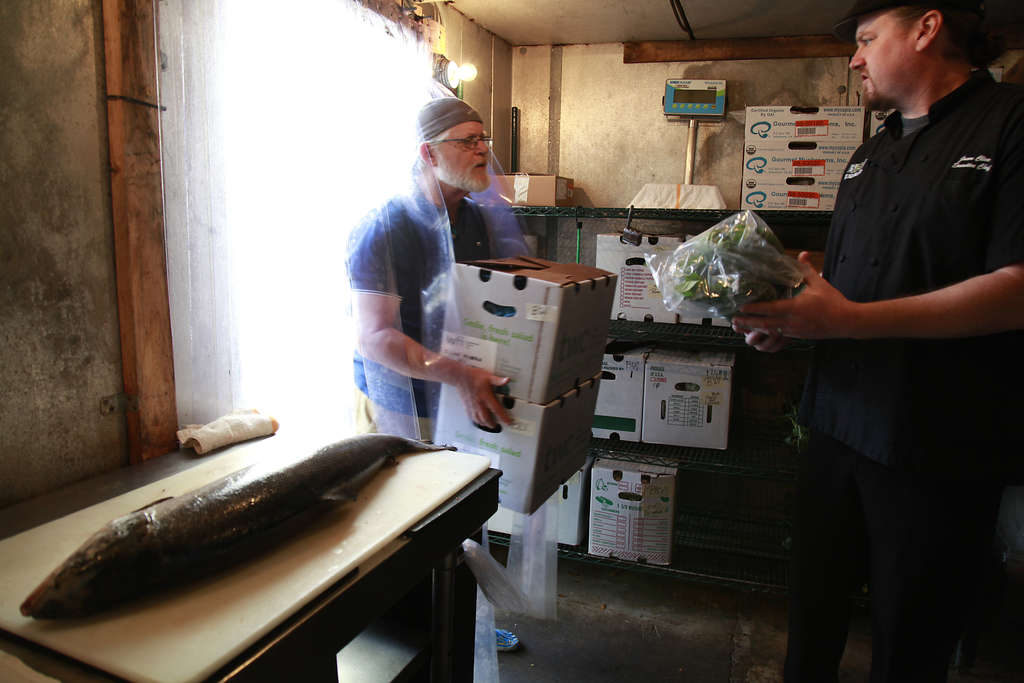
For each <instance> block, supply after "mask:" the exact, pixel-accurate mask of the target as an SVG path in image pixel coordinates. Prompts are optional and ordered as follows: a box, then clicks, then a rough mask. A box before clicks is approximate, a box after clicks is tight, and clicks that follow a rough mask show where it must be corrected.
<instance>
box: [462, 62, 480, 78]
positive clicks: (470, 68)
mask: <svg viewBox="0 0 1024 683" xmlns="http://www.w3.org/2000/svg"><path fill="white" fill-rule="evenodd" d="M476 73H477V71H476V66H474V65H473V64H463V65H462V66H460V67H459V78H461V79H462V80H463V81H471V80H473V79H474V78H476Z"/></svg>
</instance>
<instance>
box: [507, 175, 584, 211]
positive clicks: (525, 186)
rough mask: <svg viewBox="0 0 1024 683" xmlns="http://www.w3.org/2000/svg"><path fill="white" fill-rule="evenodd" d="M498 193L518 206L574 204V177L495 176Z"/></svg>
mask: <svg viewBox="0 0 1024 683" xmlns="http://www.w3.org/2000/svg"><path fill="white" fill-rule="evenodd" d="M494 178H495V182H496V183H497V185H498V194H500V195H501V196H502V198H504V199H505V200H506V201H508V203H509V204H515V205H517V206H573V194H574V192H575V188H574V186H573V180H572V178H564V177H562V176H557V175H547V174H526V173H517V174H515V175H499V176H495V177H494Z"/></svg>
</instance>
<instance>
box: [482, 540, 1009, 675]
mask: <svg viewBox="0 0 1024 683" xmlns="http://www.w3.org/2000/svg"><path fill="white" fill-rule="evenodd" d="M496 554H497V553H496ZM1007 574H1008V577H1009V582H1008V588H1007V590H1006V593H1005V595H1004V599H1003V601H1002V608H1001V610H1000V613H999V615H998V616H997V617H995V619H994V620H993V622H992V624H991V626H990V628H989V632H987V633H985V634H984V635H983V636H982V639H981V641H980V644H979V647H978V656H977V658H976V661H975V664H974V666H973V667H972V668H971V669H970V670H968V671H963V672H961V671H956V670H951V673H950V677H949V680H950V681H951V682H954V683H980V682H982V681H985V682H987V681H1024V560H1017V561H1011V562H1010V564H1009V565H1008V571H1007ZM557 609H558V619H557V620H556V621H540V620H536V619H530V618H523V617H517V616H513V615H509V614H505V613H501V612H499V613H498V614H497V625H498V626H499V627H501V628H508V629H510V630H512V631H514V632H515V633H517V634H518V635H519V637H520V640H521V643H522V646H521V648H520V649H519V650H518V651H516V652H510V653H500V654H499V655H498V663H499V673H500V678H501V681H502V683H521V682H523V683H525V682H530V683H545V682H549V681H562V682H566V683H571V682H575V681H586V682H587V683H605V682H607V683H612V682H615V683H621V682H622V681H627V682H629V681H637V682H640V681H643V682H644V683H648V682H651V683H655V682H660V681H675V682H678V681H693V682H696V683H775V682H777V681H781V680H782V663H783V659H784V657H785V648H786V600H785V598H784V597H781V596H773V595H764V594H758V593H748V592H741V591H737V590H733V589H730V588H722V587H717V586H703V585H697V584H693V583H687V582H683V581H680V580H678V579H673V578H670V577H663V576H658V575H653V574H649V573H638V572H632V571H625V570H617V569H614V568H610V567H602V566H597V565H592V564H587V563H583V562H579V561H572V560H560V561H559V575H558V608H557ZM870 664H871V636H870V627H869V624H868V615H867V610H866V608H865V609H863V610H859V612H858V614H857V616H856V618H855V622H854V624H853V627H852V629H851V634H850V639H849V642H848V645H847V649H846V654H845V656H844V660H843V666H842V673H841V676H840V681H842V682H844V683H845V682H846V681H850V682H852V681H858V682H860V681H867V680H868V672H869V670H870Z"/></svg>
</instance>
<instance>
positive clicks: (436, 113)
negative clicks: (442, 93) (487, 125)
mask: <svg viewBox="0 0 1024 683" xmlns="http://www.w3.org/2000/svg"><path fill="white" fill-rule="evenodd" d="M467 121H477V122H479V123H483V122H484V121H483V119H482V118H480V114H478V113H477V112H476V109H473V107H471V106H469V105H468V104H466V103H465V102H463V101H462V100H460V99H458V98H456V97H440V98H438V99H436V100H430V101H429V102H427V103H426V104H425V105H423V108H422V109H420V113H419V117H418V124H419V125H418V127H419V134H420V140H422V141H427V140H433V139H434V138H436V137H438V136H439V135H441V133H443V132H445V131H446V130H448V129H449V128H452V127H454V126H457V125H459V124H460V123H466V122H467Z"/></svg>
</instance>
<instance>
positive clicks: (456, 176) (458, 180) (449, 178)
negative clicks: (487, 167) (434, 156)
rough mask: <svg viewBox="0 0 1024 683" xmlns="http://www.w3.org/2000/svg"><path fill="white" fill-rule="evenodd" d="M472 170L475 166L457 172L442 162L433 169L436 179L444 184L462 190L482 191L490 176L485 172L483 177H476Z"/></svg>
mask: <svg viewBox="0 0 1024 683" xmlns="http://www.w3.org/2000/svg"><path fill="white" fill-rule="evenodd" d="M474 171H475V167H473V168H470V169H467V170H466V171H465V172H463V173H457V172H453V171H451V170H450V169H448V168H445V166H444V165H443V164H438V166H437V168H436V169H434V172H435V173H436V174H437V179H438V180H440V181H441V182H442V183H444V184H445V185H451V186H452V187H457V188H459V189H460V190H462V191H464V192H483V191H484V190H486V189H487V188H488V187H489V186H490V184H491V178H490V176H488V175H487V174H484V176H483V178H477V177H475V176H474V174H473V173H474Z"/></svg>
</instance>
